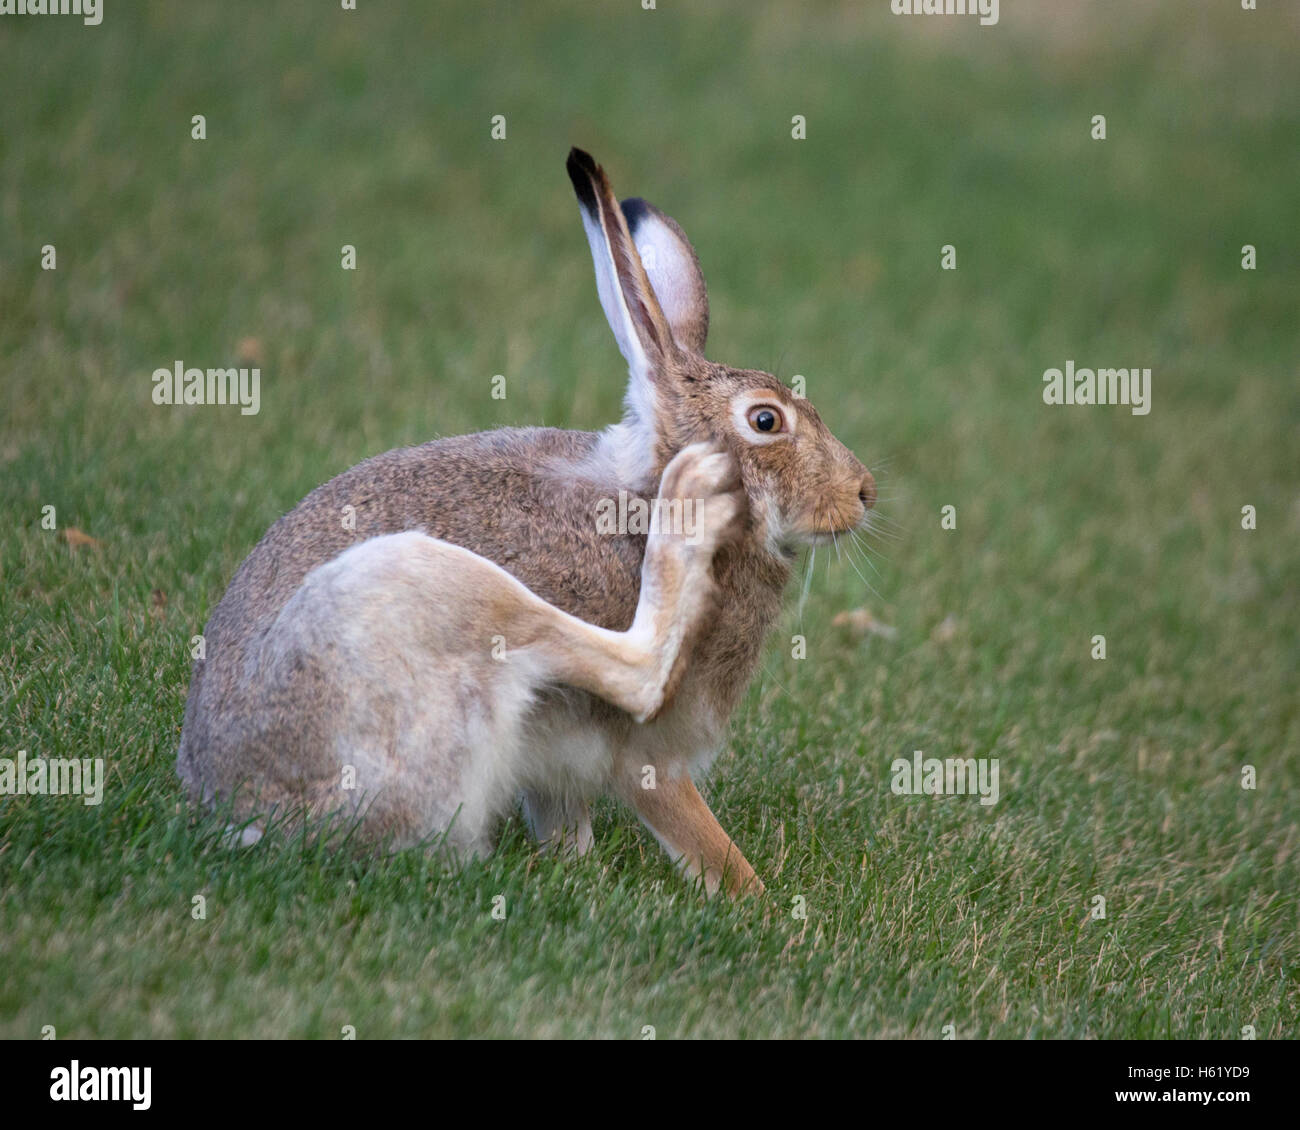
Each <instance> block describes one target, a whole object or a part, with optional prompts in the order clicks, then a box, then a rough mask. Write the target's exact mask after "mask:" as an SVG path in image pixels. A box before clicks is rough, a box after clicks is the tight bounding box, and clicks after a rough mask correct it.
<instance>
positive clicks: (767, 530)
mask: <svg viewBox="0 0 1300 1130" xmlns="http://www.w3.org/2000/svg"><path fill="white" fill-rule="evenodd" d="M567 167H568V173H569V177H570V180H571V181H572V182H573V187H574V190H575V192H576V194H577V198H578V204H579V208H580V212H581V216H582V223H583V227H584V229H585V231H586V235H587V239H588V242H589V244H590V246H591V252H592V257H593V260H594V263H595V272H596V286H597V291H598V294H599V297H600V303H601V306H602V308H603V310H604V313H605V316H606V318H607V320H608V321H609V325H610V328H611V329H612V330H613V332H614V337H615V339H616V341H617V343H618V347H619V349H620V351H621V352H622V354H623V356H624V358H625V359H626V361H627V363H628V369H629V383H628V387H627V395H626V399H625V412H624V416H623V419H622V420H621V421H620V422H618V423H616V424H613V425H611V426H610V427H609V428H607V429H606V430H605V431H603V432H600V433H589V432H574V431H563V430H558V429H552V428H503V429H499V430H495V431H489V432H482V433H478V434H475V435H468V436H458V437H451V438H447V439H441V440H437V441H434V442H431V443H426V444H423V445H421V446H417V447H411V448H402V449H398V450H395V451H390V452H387V453H386V454H383V455H379V456H376V457H374V458H371V459H368V460H366V461H365V462H363V463H360V464H358V465H357V466H356V467H353V468H352V469H351V470H350V471H346V472H344V473H343V474H341V475H339V476H338V477H337V478H334V479H332V480H331V481H329V482H327V483H325V484H324V485H323V486H321V487H318V488H317V489H316V490H314V491H313V492H312V493H311V494H309V495H308V496H307V497H306V498H305V499H303V501H302V502H301V503H299V504H298V506H297V507H296V508H295V509H294V510H292V511H291V512H290V513H288V514H287V515H285V516H284V517H283V518H281V519H280V520H279V521H278V522H276V523H275V525H273V526H272V527H271V529H270V530H269V531H268V532H267V534H266V535H265V536H264V537H263V538H262V540H261V541H260V542H259V543H258V544H257V546H256V547H255V548H254V549H253V551H252V553H251V554H250V555H249V556H248V558H247V559H246V560H245V562H244V563H243V565H242V566H241V567H240V568H239V570H238V571H237V572H236V574H235V576H234V579H233V580H232V581H231V583H230V587H229V588H228V590H227V591H226V593H225V595H224V596H223V598H222V599H221V601H220V603H219V604H218V605H217V607H216V609H215V611H214V612H213V614H212V617H211V619H210V621H209V622H208V625H207V627H206V629H205V632H204V640H205V657H204V658H200V659H198V660H196V662H195V664H194V671H193V677H192V681H191V685H190V693H189V699H188V701H187V703H186V708H185V720H184V726H183V730H182V734H181V742H180V751H179V755H178V771H179V773H180V776H181V778H182V779H183V781H184V782H185V784H186V786H187V787H188V789H189V791H190V792H191V794H192V795H193V796H195V797H196V798H198V799H201V800H205V801H208V802H213V801H217V800H220V801H223V802H225V803H227V804H229V805H231V806H232V807H233V810H234V812H235V813H236V815H238V816H239V817H240V818H241V819H242V820H245V821H247V822H248V825H247V827H246V828H245V839H246V841H251V840H253V839H255V838H256V837H257V836H259V835H260V833H261V823H260V822H261V821H263V820H264V819H265V817H266V815H267V814H268V813H274V812H277V811H283V812H290V813H298V814H305V815H306V816H307V817H308V818H314V817H325V816H330V815H340V814H341V815H344V816H347V817H349V818H351V819H352V820H353V821H355V827H356V828H357V829H358V830H359V831H360V833H361V834H362V835H363V836H364V837H366V838H368V839H373V840H375V841H382V842H386V843H389V844H392V845H395V846H406V845H414V844H420V843H428V842H430V841H431V840H434V839H437V840H439V841H440V842H441V843H443V844H445V845H446V846H447V847H449V848H451V849H452V850H453V851H455V852H457V853H459V854H460V855H462V856H474V855H483V854H486V853H488V852H490V851H491V849H492V844H493V834H494V831H495V828H496V826H497V825H498V823H499V821H500V820H501V818H502V817H504V816H505V815H506V814H508V812H509V811H510V809H511V806H512V805H514V804H515V803H517V801H518V799H519V798H520V797H522V801H523V810H524V816H525V819H526V821H527V824H528V826H529V828H530V830H531V832H532V834H533V835H534V836H535V837H536V839H537V840H538V841H539V842H540V843H542V844H543V845H547V846H551V847H558V848H562V849H570V850H575V851H577V852H579V853H581V852H584V851H586V850H587V849H588V848H589V847H590V846H591V844H592V832H591V821H590V816H589V811H588V804H589V802H590V801H591V800H592V799H593V798H594V797H596V796H599V795H602V794H613V795H614V796H616V797H618V798H620V799H621V800H622V801H624V802H625V803H626V804H628V805H629V806H630V807H631V808H632V809H633V810H634V811H635V812H636V813H637V815H638V816H639V817H640V819H641V820H642V822H643V823H644V824H646V826H647V827H648V828H649V830H650V831H651V833H652V834H653V835H654V837H655V838H656V839H657V840H658V841H659V843H660V844H661V845H662V846H663V848H664V849H665V851H666V852H667V853H668V855H669V856H670V857H671V858H672V859H674V860H675V861H676V862H677V863H678V865H679V866H680V867H681V869H682V870H683V871H684V872H685V874H686V875H687V876H688V877H689V878H692V879H697V880H700V881H702V883H703V884H704V887H705V889H706V890H707V891H708V892H710V893H713V892H716V891H717V890H719V889H720V888H722V889H725V890H726V891H727V892H728V893H730V894H733V895H740V894H742V893H746V892H761V891H762V889H763V884H762V882H761V881H760V880H759V878H758V876H757V875H756V874H755V872H754V870H753V868H752V867H751V866H750V865H749V863H748V861H747V860H746V859H745V857H744V855H743V854H741V852H740V850H739V849H738V848H737V847H736V845H735V844H734V843H733V842H732V841H731V839H730V838H729V837H728V835H727V834H726V832H724V831H723V829H722V827H721V826H720V825H719V823H718V821H717V820H716V819H715V817H714V815H713V813H712V812H711V811H710V810H709V808H708V806H707V805H706V804H705V802H704V800H703V798H702V797H701V796H700V794H699V792H698V791H697V789H696V787H695V784H694V780H693V778H694V777H695V776H696V775H698V774H700V773H703V772H704V771H705V770H706V769H707V768H708V766H709V764H710V762H711V761H712V759H713V757H714V756H715V755H716V753H717V751H718V749H719V747H720V745H721V743H722V740H723V737H724V732H725V727H726V724H727V721H728V718H729V716H730V715H731V713H732V711H733V709H734V708H735V706H736V703H737V701H738V699H739V697H740V695H741V694H742V692H743V691H744V689H745V686H746V684H747V683H748V681H749V679H750V677H751V676H752V674H753V672H754V670H755V668H756V666H757V664H758V662H759V658H760V651H761V648H762V644H763V640H764V636H765V634H766V632H767V630H768V629H769V627H770V626H771V625H772V624H773V622H774V620H775V618H776V616H777V615H778V613H779V611H780V607H781V598H782V591H783V589H784V588H785V586H786V583H787V581H788V580H789V577H790V574H791V569H792V565H793V562H794V561H795V559H796V556H797V553H798V551H799V549H800V548H801V547H802V546H804V545H809V544H818V543H820V542H822V541H830V540H831V539H832V538H833V537H834V536H835V535H836V534H838V533H841V532H845V531H848V530H850V529H852V528H854V527H856V526H858V525H859V524H861V523H862V522H864V521H865V518H866V512H867V510H868V509H869V508H870V507H871V506H872V505H873V503H874V501H875V485H874V482H873V480H872V477H871V475H870V473H869V472H868V471H867V469H866V468H865V467H864V466H863V465H862V464H861V463H860V462H859V461H858V460H857V459H856V458H855V457H854V456H853V455H852V453H850V452H849V450H848V449H847V448H845V447H844V446H843V445H842V444H841V443H840V442H839V441H838V440H836V439H835V437H834V436H832V435H831V433H830V431H829V430H828V429H827V427H826V425H825V424H823V423H822V420H821V417H820V416H818V414H817V412H816V411H815V410H814V409H813V407H812V405H811V404H810V403H809V402H808V401H807V400H806V399H802V398H797V397H796V396H795V395H794V394H793V393H792V392H791V391H790V390H789V389H788V388H787V387H786V386H785V385H783V384H782V383H781V382H780V381H779V380H777V379H776V378H775V377H774V376H772V375H771V374H768V373H764V372H759V371H756V370H748V369H733V368H729V367H727V366H725V365H719V364H716V363H714V362H711V361H707V360H705V358H704V356H703V351H704V346H705V340H706V337H707V334H708V325H709V306H708V297H707V292H706V290H705V284H704V277H703V274H702V272H701V270H700V266H699V262H698V260H697V258H696V255H695V251H694V249H693V248H692V246H691V244H690V243H689V242H688V240H687V238H686V235H685V233H684V232H683V231H682V229H681V228H680V227H679V226H678V225H677V223H676V222H675V221H674V220H673V219H671V218H670V217H669V216H667V215H665V214H664V213H663V212H660V211H659V210H658V209H656V208H654V207H653V206H651V205H650V204H647V203H646V202H645V201H643V200H640V199H630V200H626V201H624V202H623V203H622V204H621V205H620V204H619V203H618V201H617V198H616V197H615V195H614V192H613V189H612V188H611V187H610V184H609V181H608V179H607V178H606V176H605V173H604V171H603V170H602V169H601V168H600V167H599V166H598V165H597V164H596V163H595V162H594V161H593V160H592V158H591V157H590V156H589V155H588V154H586V153H584V152H582V151H581V150H579V149H574V150H572V151H571V152H570V154H569V159H568V166H567ZM737 488H739V489H737ZM620 498H624V499H633V500H645V501H646V502H647V504H648V503H649V502H652V501H654V500H655V499H658V505H659V506H660V508H661V510H662V508H663V507H664V505H665V504H667V509H668V512H669V513H670V514H672V515H674V516H681V515H684V514H688V513H690V511H691V509H692V507H691V506H690V503H691V502H692V501H694V500H700V502H701V508H700V510H699V511H698V512H697V513H696V519H697V521H696V523H695V525H696V526H697V527H698V528H697V529H695V530H694V531H692V530H689V529H686V530H685V531H684V532H683V531H682V530H676V529H664V528H663V524H662V523H661V524H660V526H659V528H658V529H655V528H653V527H652V528H651V530H650V531H649V532H648V533H647V532H646V531H644V530H641V529H639V528H638V529H632V530H623V529H618V528H617V527H616V528H614V529H610V528H609V526H610V523H609V521H608V520H607V519H608V518H609V514H610V511H611V509H612V508H613V506H614V500H618V499H620ZM345 508H351V509H349V510H348V511H347V513H348V514H349V515H351V517H352V520H351V521H350V522H348V523H345V522H344V521H343V520H342V515H343V514H344V513H345ZM678 524H681V523H678ZM669 525H673V523H669Z"/></svg>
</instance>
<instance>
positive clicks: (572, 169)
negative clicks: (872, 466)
mask: <svg viewBox="0 0 1300 1130" xmlns="http://www.w3.org/2000/svg"><path fill="white" fill-rule="evenodd" d="M568 168H569V177H570V179H571V180H572V181H573V187H574V190H575V191H576V192H577V194H578V203H579V204H580V205H581V208H582V223H583V227H584V228H585V229H586V232H587V239H588V241H589V242H590V244H591V253H592V257H593V258H594V260H595V265H596V287H597V290H598V291H599V294H600V303H601V306H602V307H604V310H605V316H606V317H607V318H608V319H609V324H610V327H611V328H612V329H613V331H614V337H615V338H616V339H617V341H618V347H619V349H620V350H621V351H622V354H623V356H624V357H625V358H626V359H627V363H628V368H629V377H630V379H629V382H628V390H627V400H626V408H627V414H626V416H625V417H624V420H623V422H622V423H621V424H620V425H618V427H617V428H615V429H613V430H612V432H611V433H610V434H611V437H612V438H611V440H610V445H611V446H612V448H613V449H614V450H612V451H610V452H609V453H608V454H610V455H611V456H612V458H613V459H614V460H615V461H616V462H617V464H618V467H619V471H620V473H621V474H622V475H623V476H624V477H625V478H626V479H627V480H628V481H629V482H637V481H639V482H641V483H644V484H648V483H651V482H653V481H654V480H655V479H656V478H657V476H658V475H659V474H660V473H662V471H663V468H664V467H665V466H666V465H667V463H668V461H669V460H670V459H671V458H672V457H673V455H675V454H676V453H677V452H678V451H680V450H681V449H682V448H683V447H685V446H686V445H687V444H690V443H694V442H696V441H699V440H712V441H713V442H715V443H721V444H722V445H724V446H725V447H726V448H728V449H729V450H730V451H731V452H732V454H734V455H735V457H736V459H737V461H738V462H739V464H740V468H741V477H742V480H743V482H744V487H745V492H746V494H748V496H749V501H750V511H751V515H752V517H753V520H754V523H755V532H756V533H757V534H758V535H759V537H760V539H761V540H762V541H763V542H765V543H766V545H767V546H768V548H770V549H771V550H772V551H773V552H777V553H783V554H789V553H792V552H793V551H794V550H795V549H796V548H797V547H798V546H799V545H801V544H809V543H813V544H815V543H817V542H820V541H829V540H831V538H832V537H833V536H835V535H836V534H839V533H843V532H846V531H848V530H851V529H854V528H856V527H857V526H858V525H859V524H861V523H862V522H863V521H864V520H865V518H866V512H867V510H868V509H869V508H870V507H871V506H872V504H873V503H874V502H875V499H876V487H875V483H874V482H873V480H872V478H871V473H870V472H869V471H868V470H867V469H866V468H865V467H864V466H863V465H862V464H861V463H859V462H858V460H857V459H856V458H855V457H854V455H853V453H852V452H851V451H849V449H848V448H847V447H845V446H844V445H843V444H842V443H840V441H839V440H837V439H836V438H835V437H834V436H833V435H831V433H830V429H829V428H827V427H826V425H825V424H824V423H823V422H822V418H821V417H820V416H819V415H818V414H817V410H816V409H815V408H813V406H812V404H811V403H810V402H809V401H808V400H807V399H805V398H803V397H797V396H796V395H795V394H794V392H793V391H791V389H790V388H789V387H787V386H786V385H785V384H783V383H782V382H781V381H779V380H777V378H776V377H774V376H772V375H771V374H770V373H764V372H760V371H758V370H755V369H732V368H730V367H728V366H726V365H719V364H716V363H714V362H712V361H708V360H706V359H705V357H704V343H705V339H706V338H707V336H708V332H709V299H708V293H707V291H706V289H705V286H704V275H703V274H702V273H701V271H700V264H699V260H698V259H697V258H696V256H695V250H694V248H692V247H691V244H690V242H689V241H688V240H687V238H686V234H685V233H684V232H683V231H682V229H681V228H680V227H679V226H678V225H677V223H676V222H675V221H674V220H673V219H672V218H671V217H669V216H666V215H664V213H662V212H660V211H659V210H658V209H657V208H655V207H653V206H652V205H650V204H647V203H646V202H645V201H644V200H638V199H632V200H625V201H623V203H622V205H620V204H619V203H618V202H617V199H616V198H615V196H614V192H613V189H612V188H610V185H609V180H608V179H607V178H606V176H605V173H604V170H602V169H601V168H600V167H599V166H598V165H597V164H596V163H595V161H593V160H592V159H591V157H590V156H589V155H588V154H586V153H584V152H583V151H582V150H580V149H574V150H572V151H571V152H570V153H569V164H568Z"/></svg>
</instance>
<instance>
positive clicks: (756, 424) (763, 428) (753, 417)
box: [749, 404, 785, 435]
mask: <svg viewBox="0 0 1300 1130" xmlns="http://www.w3.org/2000/svg"><path fill="white" fill-rule="evenodd" d="M749 426H750V427H751V428H753V429H754V431H756V432H767V433H768V434H769V435H774V434H775V433H777V432H779V431H781V429H782V428H784V427H785V421H784V420H783V419H782V418H781V411H780V409H778V408H769V407H768V406H767V405H765V404H760V405H758V406H757V407H755V408H751V409H750V410H749Z"/></svg>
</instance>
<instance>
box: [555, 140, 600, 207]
mask: <svg viewBox="0 0 1300 1130" xmlns="http://www.w3.org/2000/svg"><path fill="white" fill-rule="evenodd" d="M564 167H565V168H566V169H567V170H568V171H569V180H571V181H572V182H573V191H574V192H575V193H577V195H578V203H579V204H581V205H582V208H583V210H584V211H586V212H590V213H591V214H592V215H593V216H594V215H596V214H597V212H598V211H599V207H598V205H597V203H596V192H595V190H594V189H593V188H592V184H593V182H594V181H595V179H596V177H597V176H598V175H599V172H600V166H599V165H597V164H596V162H595V161H594V160H592V156H591V154H590V153H588V152H587V151H586V150H584V149H579V148H578V147H577V146H576V145H575V146H574V147H573V148H572V149H570V150H569V159H568V160H567V161H566V162H565V163H564Z"/></svg>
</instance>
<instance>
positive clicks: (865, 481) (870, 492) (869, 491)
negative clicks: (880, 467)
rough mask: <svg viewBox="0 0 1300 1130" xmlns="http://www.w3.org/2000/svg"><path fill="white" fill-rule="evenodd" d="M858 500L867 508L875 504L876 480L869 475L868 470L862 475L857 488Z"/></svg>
mask: <svg viewBox="0 0 1300 1130" xmlns="http://www.w3.org/2000/svg"><path fill="white" fill-rule="evenodd" d="M858 501H859V502H861V503H862V505H863V506H865V507H866V508H867V509H868V510H870V509H871V508H872V507H873V506H875V504H876V480H875V479H873V478H872V477H871V472H870V471H868V472H867V473H866V474H865V475H863V476H862V485H861V486H860V487H859V488H858Z"/></svg>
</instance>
